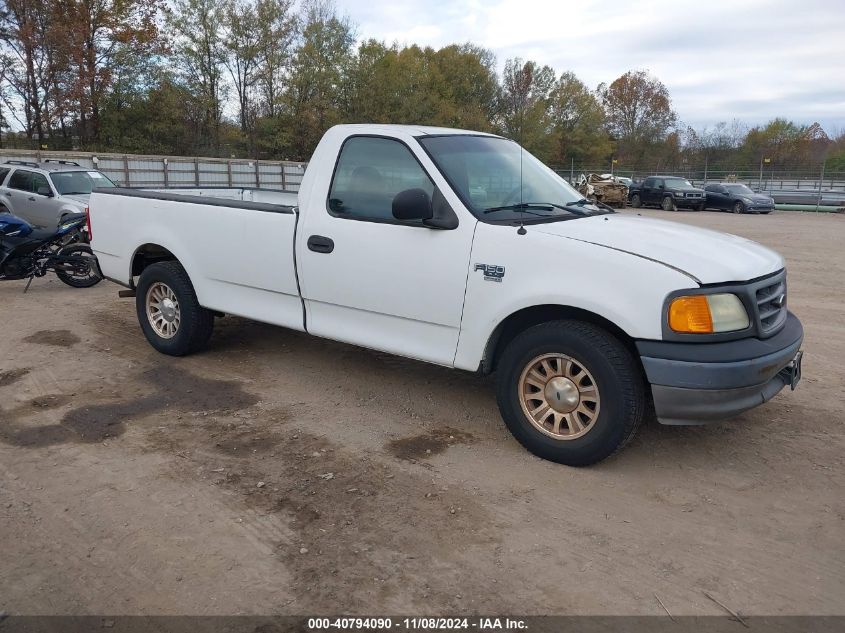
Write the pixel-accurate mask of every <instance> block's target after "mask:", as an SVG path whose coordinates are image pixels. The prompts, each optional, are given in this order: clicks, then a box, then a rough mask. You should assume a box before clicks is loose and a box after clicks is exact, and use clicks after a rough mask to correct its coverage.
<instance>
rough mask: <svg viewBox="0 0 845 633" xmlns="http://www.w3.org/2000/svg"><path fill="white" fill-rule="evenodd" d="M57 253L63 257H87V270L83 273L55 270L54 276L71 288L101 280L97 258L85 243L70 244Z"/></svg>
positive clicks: (92, 284)
mask: <svg viewBox="0 0 845 633" xmlns="http://www.w3.org/2000/svg"><path fill="white" fill-rule="evenodd" d="M58 254H59V255H62V256H64V257H74V256H77V257H80V258H85V259H88V260H89V262H88V272H87V273H85V274H78V273H70V272H67V271H66V270H57V271H56V276H57V277H58V278H59V279H61V280H62V281H63V282H64V283H66V284H67V285H68V286H71V287H73V288H90V287H91V286H96V285H97V284H98V283H100V281H102V279H103V278H102V276H101V275H100V267H99V266H98V265H97V258H96V257H95V256H94V252H93V251H92V250H91V247H90V246H88V245H87V244H71V245H69V246H65V247H64V248H62V249H61V250H59V253H58Z"/></svg>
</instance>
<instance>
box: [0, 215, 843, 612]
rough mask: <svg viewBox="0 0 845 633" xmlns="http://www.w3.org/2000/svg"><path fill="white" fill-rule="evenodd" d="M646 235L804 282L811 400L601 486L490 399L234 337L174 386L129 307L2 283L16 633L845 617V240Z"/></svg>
mask: <svg viewBox="0 0 845 633" xmlns="http://www.w3.org/2000/svg"><path fill="white" fill-rule="evenodd" d="M628 213H631V211H628ZM643 214H644V215H653V216H656V217H666V216H668V215H671V219H675V220H678V221H680V222H687V223H690V224H695V225H699V226H706V227H710V228H715V229H720V230H725V231H729V232H733V233H736V234H739V235H742V236H745V237H749V238H752V239H755V240H757V241H760V242H762V243H764V244H766V245H769V246H771V247H773V248H775V249H777V250H779V251H780V252H782V253H783V254H784V255H785V256H786V259H787V261H788V268H789V273H790V276H789V290H790V299H789V300H790V307H791V309H792V310H793V311H794V312H795V313H797V314H798V316H799V317H800V318H801V319H802V321H803V322H804V326H805V329H806V342H805V347H804V348H805V350H806V355H805V360H804V379H803V381H802V383H801V385H800V386H799V388H798V390H797V391H795V392H794V393H791V392H789V391H788V390H787V391H786V392H783V393H781V394H780V395H779V396H777V397H776V398H775V399H774V400H772V401H771V402H769V403H767V404H766V405H764V406H762V407H759V408H758V409H756V410H754V411H751V412H749V413H746V414H744V415H742V416H740V417H739V418H737V419H735V420H733V421H730V422H725V423H721V424H715V425H711V426H705V427H677V428H675V427H662V426H660V425H658V424H656V423H650V424H647V425H646V426H645V427H644V428H643V429H642V430H641V432H640V434H639V436H638V437H637V439H636V440H635V441H634V442H633V443H632V444H631V445H630V446H629V447H628V448H627V449H626V450H625V451H623V452H622V453H621V454H619V455H618V456H617V457H615V458H613V459H611V460H608V461H606V462H604V463H602V464H599V465H597V466H594V467H591V468H588V469H572V468H567V467H564V466H558V465H555V464H551V463H548V462H544V461H541V460H539V459H537V458H535V457H533V456H532V455H530V454H528V453H527V452H526V451H524V450H523V449H522V448H521V447H520V446H519V445H518V444H517V443H516V442H515V441H514V440H513V439H512V438H511V437H510V435H509V434H508V433H507V431H506V429H505V428H504V425H503V423H502V422H501V420H500V418H499V415H498V412H497V409H496V405H495V401H494V396H493V388H492V381H491V379H490V378H482V377H478V376H475V375H471V374H466V373H460V372H455V371H451V370H448V369H443V368H440V367H435V366H430V365H426V364H422V363H417V362H413V361H409V360H404V359H400V358H395V357H392V356H389V355H386V354H380V353H376V352H372V351H367V350H363V349H358V348H355V347H351V346H346V345H341V344H337V343H332V342H329V341H324V340H320V339H316V338H310V337H308V336H305V335H301V334H297V333H294V332H290V331H286V330H283V329H279V328H273V327H270V326H265V325H261V324H258V323H253V322H249V321H245V320H241V319H234V318H226V319H223V320H221V321H219V322H218V327H217V328H216V330H215V335H214V338H213V339H212V344H211V346H210V348H209V349H208V350H207V351H206V352H204V353H202V354H198V355H195V356H192V357H189V358H184V359H174V358H169V357H165V356H161V355H158V354H157V353H156V352H154V351H153V350H152V348H151V347H150V346H149V345H148V344H147V343H146V341H145V340H144V339H143V337H142V335H141V332H140V330H139V327H138V325H137V322H136V320H135V315H134V307H133V304H132V302H131V301H129V300H125V299H119V298H118V297H117V290H118V287H117V286H115V285H112V284H110V283H102V284H100V285H99V286H97V287H95V288H93V289H90V290H74V289H71V288H68V287H65V286H64V285H63V284H61V283H60V282H59V281H57V280H55V279H42V280H37V281H36V282H35V283H34V284H33V287H32V288H31V289H30V292H29V293H27V294H22V290H23V285H24V284H23V283H22V282H21V283H18V282H4V283H2V284H0V316H1V317H2V322H3V336H2V338H0V543H2V544H3V545H4V547H3V558H2V560H3V564H2V565H0V611H5V612H7V613H16V614H103V613H107V614H313V613H362V614H363V613H369V614H374V613H393V614H401V613H406V614H421V613H426V614H446V613H451V614H455V613H472V612H487V613H509V612H510V613H520V614H558V613H567V614H574V613H577V614H654V615H662V614H664V613H665V612H664V611H663V610H662V608H661V606H660V605H659V604H658V602H657V600H656V599H655V594H656V595H657V596H659V597H660V600H662V602H663V604H665V605H666V607H667V608H668V609H669V610H670V611H671V612H672V613H673V614H677V615H680V614H692V615H703V614H721V613H722V611H721V609H720V608H719V607H718V606H717V605H716V604H715V603H714V602H712V601H711V600H709V599H708V598H707V597H705V595H704V592H708V593H710V594H711V595H713V596H714V597H715V598H717V599H719V600H720V601H721V602H723V603H725V604H726V605H728V606H730V607H731V608H732V609H734V610H739V611H741V612H742V613H743V614H745V615H763V614H767V615H774V614H845V606H844V605H845V602H843V596H845V521H844V519H845V475H843V468H842V466H843V452H845V451H843V449H845V442H843V421H845V404H843V402H844V401H845V398H844V397H843V396H845V328H843V323H842V318H841V314H842V309H843V299H845V290H843V279H845V255H843V250H842V249H843V244H845V217H843V216H834V215H824V214H821V215H814V214H799V213H774V214H773V215H770V216H751V215H748V216H735V215H731V214H718V213H710V212H703V213H683V212H681V213H675V214H667V213H664V212H661V211H648V212H643ZM710 255H712V256H714V257H717V256H718V254H717V253H713V254H710Z"/></svg>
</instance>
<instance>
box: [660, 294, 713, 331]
mask: <svg viewBox="0 0 845 633" xmlns="http://www.w3.org/2000/svg"><path fill="white" fill-rule="evenodd" d="M669 327H670V328H672V329H673V330H674V331H675V332H683V333H688V334H710V333H711V332H713V317H712V316H711V315H710V305H709V304H708V303H707V297H705V296H704V295H695V296H691V297H678V298H677V299H675V300H673V301H672V303H671V305H670V306H669Z"/></svg>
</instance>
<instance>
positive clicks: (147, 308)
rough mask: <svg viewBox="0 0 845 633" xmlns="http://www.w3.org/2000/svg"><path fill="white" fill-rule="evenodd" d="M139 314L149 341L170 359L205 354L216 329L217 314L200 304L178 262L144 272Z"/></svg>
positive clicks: (137, 303)
mask: <svg viewBox="0 0 845 633" xmlns="http://www.w3.org/2000/svg"><path fill="white" fill-rule="evenodd" d="M135 310H136V312H137V313H138V322H139V323H140V324H141V329H142V330H143V332H144V336H146V337H147V341H149V343H150V345H152V346H153V347H154V348H155V349H156V350H158V351H159V352H161V353H162V354H167V355H169V356H185V355H187V354H192V353H194V352H196V351H199V350H201V349H202V348H203V347H205V345H206V343H208V339H209V338H210V337H211V331H212V329H213V328H214V315H213V313H212V312H211V311H210V310H206V309H205V308H203V307H202V306H201V305H200V304H199V301H198V300H197V295H196V292H195V291H194V286H193V284H191V280H190V278H189V277H188V273H186V272H185V269H184V268H182V266H181V264H179V263H178V262H159V263H157V264H152V265H150V266H148V267H147V268H145V269H144V272H142V273H141V277H140V279H139V280H138V287H137V289H136V293H135Z"/></svg>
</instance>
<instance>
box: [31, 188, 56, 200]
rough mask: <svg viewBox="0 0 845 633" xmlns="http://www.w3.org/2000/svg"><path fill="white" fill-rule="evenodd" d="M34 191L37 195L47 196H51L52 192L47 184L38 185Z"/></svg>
mask: <svg viewBox="0 0 845 633" xmlns="http://www.w3.org/2000/svg"><path fill="white" fill-rule="evenodd" d="M35 193H37V194H38V195H39V196H47V197H48V198H52V197H53V192H52V191H50V187H49V186H48V185H39V186H38V189H36V191H35Z"/></svg>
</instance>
